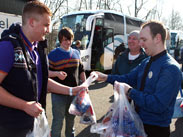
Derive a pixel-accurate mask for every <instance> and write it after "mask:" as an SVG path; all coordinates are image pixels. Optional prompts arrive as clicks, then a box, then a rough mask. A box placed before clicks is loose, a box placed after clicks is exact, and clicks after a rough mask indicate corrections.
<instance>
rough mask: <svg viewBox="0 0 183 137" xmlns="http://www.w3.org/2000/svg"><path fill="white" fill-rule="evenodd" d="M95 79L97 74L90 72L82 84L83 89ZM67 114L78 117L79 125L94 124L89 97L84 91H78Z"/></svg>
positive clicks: (94, 118)
mask: <svg viewBox="0 0 183 137" xmlns="http://www.w3.org/2000/svg"><path fill="white" fill-rule="evenodd" d="M96 79H97V74H96V73H94V72H92V73H91V75H90V77H89V78H88V79H87V80H86V81H85V82H84V83H83V84H82V85H84V86H85V87H89V85H90V84H91V83H92V82H93V81H95V80H96ZM69 113H70V114H73V115H77V116H81V117H80V123H82V124H93V123H96V116H95V112H94V109H93V106H92V103H91V100H90V96H89V94H88V92H87V91H86V90H82V91H80V92H79V93H78V94H77V95H76V97H75V98H74V100H73V101H72V103H71V105H70V107H69Z"/></svg>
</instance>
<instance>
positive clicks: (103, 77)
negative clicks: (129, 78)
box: [94, 71, 108, 81]
mask: <svg viewBox="0 0 183 137" xmlns="http://www.w3.org/2000/svg"><path fill="white" fill-rule="evenodd" d="M94 72H95V73H97V75H98V78H97V81H106V80H107V77H108V75H107V74H104V73H102V72H99V71H94Z"/></svg>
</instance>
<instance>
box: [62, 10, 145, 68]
mask: <svg viewBox="0 0 183 137" xmlns="http://www.w3.org/2000/svg"><path fill="white" fill-rule="evenodd" d="M143 22H144V21H143V20H140V19H137V18H132V17H129V16H126V15H124V14H121V13H118V12H115V11H109V10H98V11H80V12H74V13H71V14H67V15H64V16H63V17H61V19H60V28H59V29H61V28H62V27H69V28H71V29H72V30H73V32H74V36H75V38H74V41H76V40H80V41H81V46H82V49H81V50H80V51H81V60H82V62H83V64H84V68H85V70H88V71H91V70H99V71H106V70H111V69H112V65H113V60H114V50H115V48H116V47H117V46H119V45H120V44H121V43H122V42H123V43H124V44H125V45H127V36H128V34H129V33H130V31H132V30H139V29H140V25H141V24H142V23H143ZM73 44H74V42H73Z"/></svg>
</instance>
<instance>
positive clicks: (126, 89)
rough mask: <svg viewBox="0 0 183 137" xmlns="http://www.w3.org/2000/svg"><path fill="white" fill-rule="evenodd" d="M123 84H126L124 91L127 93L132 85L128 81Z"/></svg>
mask: <svg viewBox="0 0 183 137" xmlns="http://www.w3.org/2000/svg"><path fill="white" fill-rule="evenodd" d="M123 86H124V92H125V94H126V95H127V92H128V90H129V89H130V88H132V87H131V86H130V85H128V84H126V83H123Z"/></svg>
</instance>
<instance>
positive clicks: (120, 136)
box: [90, 82, 146, 137]
mask: <svg viewBox="0 0 183 137" xmlns="http://www.w3.org/2000/svg"><path fill="white" fill-rule="evenodd" d="M114 90H115V91H114V97H115V101H114V103H113V105H112V107H111V108H112V109H111V108H110V110H109V111H108V113H112V114H110V115H109V114H108V118H107V115H106V116H105V117H104V119H103V121H102V124H100V125H97V124H95V125H92V127H91V129H90V131H91V132H92V133H99V134H101V137H146V134H145V131H144V127H143V123H142V121H141V119H140V118H139V116H138V114H137V113H136V112H135V110H134V109H133V108H132V106H131V105H130V104H129V102H128V99H127V98H126V95H125V93H124V86H123V83H119V82H115V85H114ZM106 118H107V119H108V121H107V122H106ZM104 127H105V128H104ZM101 129H102V130H101Z"/></svg>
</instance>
